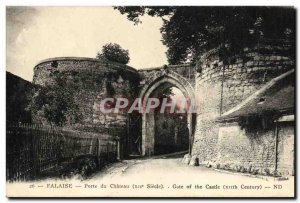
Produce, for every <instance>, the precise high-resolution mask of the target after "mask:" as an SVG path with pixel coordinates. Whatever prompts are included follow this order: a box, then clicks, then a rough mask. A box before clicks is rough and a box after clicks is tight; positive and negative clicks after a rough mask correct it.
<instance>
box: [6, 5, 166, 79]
mask: <svg viewBox="0 0 300 203" xmlns="http://www.w3.org/2000/svg"><path fill="white" fill-rule="evenodd" d="M141 20H142V24H139V25H134V24H133V22H131V21H129V20H127V18H126V16H125V15H121V14H120V13H119V11H117V10H114V9H113V8H112V7H7V9H6V70H7V71H9V72H11V73H13V74H15V75H18V76H20V77H21V78H24V79H25V80H28V81H32V77H33V68H34V66H35V65H36V64H37V63H38V62H39V61H41V60H44V59H46V58H52V57H62V56H64V57H66V56H77V57H90V58H95V56H96V54H97V52H98V51H99V50H101V47H102V46H103V45H104V44H106V43H109V42H112V43H118V44H120V45H121V47H123V48H125V49H128V50H129V54H130V62H129V64H128V65H129V66H131V67H133V68H136V69H142V68H149V67H158V66H162V65H164V64H167V58H166V55H165V52H166V50H167V48H166V47H165V46H164V45H163V44H162V42H161V33H160V32H159V29H160V27H161V26H162V20H161V19H160V18H153V17H149V16H143V17H142V18H141Z"/></svg>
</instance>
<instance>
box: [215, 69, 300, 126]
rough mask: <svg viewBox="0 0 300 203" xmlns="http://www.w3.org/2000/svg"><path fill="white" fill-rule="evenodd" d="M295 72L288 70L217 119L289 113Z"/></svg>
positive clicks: (292, 98)
mask: <svg viewBox="0 0 300 203" xmlns="http://www.w3.org/2000/svg"><path fill="white" fill-rule="evenodd" d="M294 93H295V70H294V69H293V70H290V71H288V72H286V73H284V74H282V75H280V76H278V77H276V78H274V79H273V80H271V81H270V82H269V83H267V84H266V85H265V86H263V87H262V88H261V89H260V90H258V91H257V92H255V93H254V94H252V95H251V96H250V97H248V98H247V99H246V100H245V101H243V102H242V103H240V104H239V105H237V106H236V107H234V108H233V109H231V110H229V111H228V112H225V113H224V114H222V115H221V117H220V118H219V119H218V120H220V121H222V120H229V119H233V118H237V117H246V116H251V115H259V114H265V113H270V112H272V113H278V114H283V113H291V114H293V112H294V105H295V95H294Z"/></svg>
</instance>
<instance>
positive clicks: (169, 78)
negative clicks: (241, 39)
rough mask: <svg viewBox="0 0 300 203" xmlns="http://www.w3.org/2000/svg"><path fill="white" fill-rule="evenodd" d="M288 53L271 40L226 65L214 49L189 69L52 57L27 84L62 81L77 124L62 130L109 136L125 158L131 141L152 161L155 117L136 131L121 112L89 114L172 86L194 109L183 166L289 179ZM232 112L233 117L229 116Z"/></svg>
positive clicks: (73, 122)
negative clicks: (112, 101) (106, 101)
mask: <svg viewBox="0 0 300 203" xmlns="http://www.w3.org/2000/svg"><path fill="white" fill-rule="evenodd" d="M292 47H293V46H290V44H289V43H288V42H287V43H286V44H285V46H282V47H281V46H280V47H279V46H276V44H275V45H273V44H272V42H271V41H265V42H263V41H261V43H260V44H259V45H258V46H257V47H254V48H253V49H250V48H247V49H244V51H243V52H242V53H241V54H240V55H237V56H235V58H234V59H232V60H229V61H223V60H222V59H221V58H220V57H219V56H220V55H219V48H216V49H212V50H210V51H207V52H206V53H204V54H203V55H202V56H199V60H198V61H196V62H195V63H194V64H181V65H169V66H163V67H156V68H148V69H135V68H132V67H129V66H127V65H124V64H119V63H115V62H111V61H101V60H98V59H91V58H80V57H60V58H52V59H47V60H44V61H42V62H40V63H38V64H37V65H36V66H35V67H34V78H33V83H34V84H35V85H38V86H48V85H53V84H55V80H56V78H57V77H59V78H60V79H61V81H64V82H65V84H66V85H65V86H63V87H60V88H64V90H66V91H69V90H72V91H71V92H72V95H70V98H72V99H73V100H74V101H72V102H73V103H74V104H76V106H77V112H76V113H78V118H80V120H75V119H72V118H67V119H66V120H67V121H68V122H67V123H66V124H65V126H66V127H67V128H70V129H74V130H76V131H79V132H81V133H82V134H89V135H94V136H103V137H105V136H107V135H108V134H109V135H112V136H113V137H115V138H116V139H118V140H120V143H121V145H120V149H119V150H120V152H121V154H122V155H124V157H126V155H128V154H129V151H130V150H129V147H128V146H129V143H132V141H133V140H134V142H135V143H138V144H137V146H138V147H139V149H138V150H137V151H138V153H137V154H138V156H152V155H154V154H155V130H154V129H155V125H156V124H155V121H156V120H155V118H156V117H155V115H154V114H151V113H149V114H141V115H139V118H138V119H136V120H138V121H137V122H139V123H140V126H139V128H137V127H136V126H134V125H131V121H130V115H128V113H120V114H118V115H111V114H103V113H101V112H99V111H98V110H97V108H96V107H97V106H98V105H99V102H100V100H101V98H106V97H113V98H119V97H123V98H124V97H125V98H140V99H142V102H143V103H147V101H148V99H149V98H151V97H157V96H159V94H160V93H161V92H162V91H164V90H167V89H168V88H171V87H176V88H178V89H179V90H180V91H181V92H182V94H183V95H184V97H185V98H187V99H190V100H192V99H194V100H195V101H196V102H197V104H196V105H197V107H199V108H198V109H197V113H194V114H193V113H189V114H188V115H187V116H186V117H187V128H188V136H189V155H188V156H185V157H188V158H189V160H187V161H185V162H186V163H198V164H203V165H206V166H208V167H215V168H227V169H231V170H240V168H243V169H247V170H248V171H251V170H255V171H258V173H261V174H265V173H266V172H265V171H270V173H277V172H280V173H282V174H284V173H288V174H293V162H292V161H289V162H288V163H287V162H284V161H283V160H286V158H284V157H288V158H289V159H288V160H293V149H294V148H293V137H294V124H295V123H294V103H293V101H294V94H293V92H294V91H293V90H294V84H295V82H294V80H293V78H294V72H289V71H291V70H293V69H294V68H295V59H294V58H293V55H290V54H284V53H285V52H288V53H289V51H290V50H291V48H292ZM262 50H263V51H262ZM287 73H288V74H287ZM266 86H267V87H268V88H266ZM262 90H266V91H262ZM275 93H276V94H275ZM274 95H275V96H274ZM276 95H279V96H276ZM258 97H259V98H258ZM280 98H290V99H287V100H284V104H285V106H284V105H279V106H276V105H275V104H281V103H283V102H279V101H278V100H279V99H280ZM245 101H247V102H248V103H247V102H245ZM287 101H291V102H287ZM241 104H243V105H242V106H241ZM237 107H239V108H238V109H239V110H238V111H233V109H237ZM254 107H255V108H254ZM251 109H252V110H251ZM257 109H259V111H257ZM270 109H271V110H272V111H270ZM229 112H234V113H229ZM33 116H34V117H33V120H35V121H37V122H43V121H44V120H45V119H43V118H40V117H39V114H36V115H33ZM267 124H268V125H267ZM253 126H256V127H255V128H253ZM276 129H277V130H276ZM278 129H280V130H278ZM274 132H277V134H276V135H274ZM253 135H258V136H259V139H254V138H256V137H255V136H253ZM277 138H278V139H277ZM130 139H131V140H130ZM286 143H288V144H286ZM275 144H276V145H275ZM276 150H277V151H276ZM278 150H279V151H278ZM275 155H276V156H275ZM191 160H197V161H196V162H195V161H193V162H192V161H191ZM190 161H191V162H190Z"/></svg>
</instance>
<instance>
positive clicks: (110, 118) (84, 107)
mask: <svg viewBox="0 0 300 203" xmlns="http://www.w3.org/2000/svg"><path fill="white" fill-rule="evenodd" d="M58 77H60V79H62V80H64V84H65V85H64V86H62V87H59V88H63V89H64V90H65V91H69V92H72V99H74V103H75V104H76V106H77V108H76V109H74V110H75V111H77V113H78V114H79V119H78V120H76V121H74V120H72V118H69V119H68V120H67V123H66V124H65V125H64V126H65V128H69V129H72V130H78V131H82V132H94V133H100V134H101V133H102V134H103V133H109V134H115V135H116V136H119V137H122V136H124V135H122V134H126V132H127V131H126V122H127V115H126V113H122V112H120V113H118V114H116V113H112V114H103V113H102V112H101V111H100V110H99V104H100V101H101V100H102V99H103V98H106V97H110V98H115V99H116V98H119V97H125V98H135V97H136V95H137V91H138V84H139V75H138V73H137V71H136V70H135V69H133V68H131V67H129V66H126V65H122V64H118V63H114V62H108V61H100V60H97V59H89V58H73V57H72V58H54V59H48V60H46V61H42V62H41V63H39V64H38V65H36V66H35V68H34V77H33V83H35V84H37V85H40V86H42V87H46V86H51V85H55V83H56V80H57V78H58ZM40 120H41V119H40V118H36V119H35V121H36V122H37V121H40Z"/></svg>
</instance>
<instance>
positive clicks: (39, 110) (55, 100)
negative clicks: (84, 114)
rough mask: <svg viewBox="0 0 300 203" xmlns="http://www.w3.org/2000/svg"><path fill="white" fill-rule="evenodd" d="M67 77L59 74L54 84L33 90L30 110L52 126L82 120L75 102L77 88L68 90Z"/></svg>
mask: <svg viewBox="0 0 300 203" xmlns="http://www.w3.org/2000/svg"><path fill="white" fill-rule="evenodd" d="M65 77H66V76H64V75H60V74H58V75H56V77H55V83H54V84H52V85H49V86H46V87H36V89H34V90H33V96H32V99H31V103H30V104H29V109H30V110H31V112H32V113H33V114H34V115H39V116H41V117H42V118H45V119H46V121H47V122H48V123H49V124H50V125H51V126H52V125H53V124H54V125H57V126H63V125H64V124H66V123H68V124H73V123H75V122H76V121H78V120H80V113H79V109H78V106H77V104H76V102H75V101H74V93H75V91H76V88H73V89H71V88H68V84H67V79H66V78H65ZM66 89H68V91H66Z"/></svg>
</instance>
